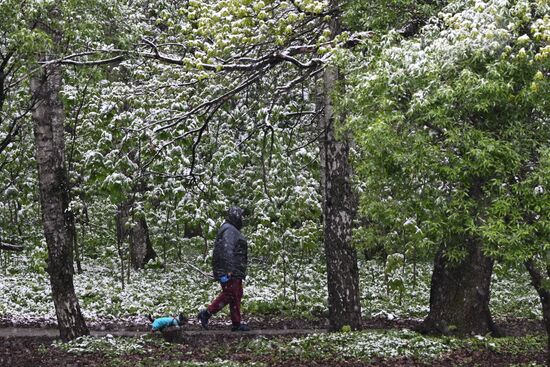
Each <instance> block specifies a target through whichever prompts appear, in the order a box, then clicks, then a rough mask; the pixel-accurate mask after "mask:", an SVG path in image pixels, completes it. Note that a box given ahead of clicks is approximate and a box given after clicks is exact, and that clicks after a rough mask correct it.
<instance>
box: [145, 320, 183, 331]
mask: <svg viewBox="0 0 550 367" xmlns="http://www.w3.org/2000/svg"><path fill="white" fill-rule="evenodd" d="M168 326H179V322H178V319H176V318H175V317H159V318H158V319H155V321H153V325H152V327H151V328H152V329H153V331H155V330H162V329H164V328H165V327H168Z"/></svg>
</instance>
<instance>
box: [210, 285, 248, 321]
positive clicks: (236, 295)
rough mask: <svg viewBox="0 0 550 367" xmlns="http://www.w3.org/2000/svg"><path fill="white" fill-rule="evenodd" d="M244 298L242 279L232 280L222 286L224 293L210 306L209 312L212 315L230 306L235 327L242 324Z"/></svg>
mask: <svg viewBox="0 0 550 367" xmlns="http://www.w3.org/2000/svg"><path fill="white" fill-rule="evenodd" d="M242 298H243V281H242V280H241V279H236V278H233V279H230V280H229V281H228V282H227V283H224V284H222V292H221V293H220V294H219V296H218V297H217V298H216V299H215V300H214V301H212V303H211V304H210V306H208V312H210V313H211V314H212V315H213V314H215V313H216V312H218V311H220V310H221V309H222V308H224V306H225V305H229V311H230V312H231V322H232V323H233V325H238V324H240V323H241V299H242Z"/></svg>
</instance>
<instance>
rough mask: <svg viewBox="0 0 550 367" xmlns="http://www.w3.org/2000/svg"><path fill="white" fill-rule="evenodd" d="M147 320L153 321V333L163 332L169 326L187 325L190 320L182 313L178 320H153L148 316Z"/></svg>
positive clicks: (163, 318)
mask: <svg viewBox="0 0 550 367" xmlns="http://www.w3.org/2000/svg"><path fill="white" fill-rule="evenodd" d="M147 318H148V319H149V321H151V333H154V332H155V331H162V330H163V329H164V328H167V327H168V326H176V327H180V326H182V325H184V324H186V323H187V320H189V319H188V318H187V317H185V316H184V315H183V313H180V314H179V316H178V317H177V318H176V317H172V316H164V317H158V318H156V319H153V317H152V316H151V315H147Z"/></svg>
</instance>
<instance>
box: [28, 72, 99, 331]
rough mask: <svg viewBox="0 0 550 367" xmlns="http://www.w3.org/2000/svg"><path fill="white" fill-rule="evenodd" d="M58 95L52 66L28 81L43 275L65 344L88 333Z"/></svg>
mask: <svg viewBox="0 0 550 367" xmlns="http://www.w3.org/2000/svg"><path fill="white" fill-rule="evenodd" d="M60 89H61V70H60V66H59V65H56V64H51V65H48V66H44V67H43V70H42V74H41V75H40V77H39V78H33V80H32V81H31V91H32V93H33V95H34V97H35V98H36V100H37V101H38V103H39V104H38V106H37V107H36V109H35V110H34V111H33V120H34V124H35V126H34V127H35V144H36V161H37V165H38V180H39V188H40V204H41V208H42V223H43V226H44V235H45V237H46V243H47V246H48V273H49V274H50V283H51V287H52V296H53V301H54V305H55V311H56V315H57V322H58V325H59V332H60V336H61V339H62V340H71V339H74V338H77V337H79V336H82V335H87V334H88V333H89V332H88V328H87V327H86V323H85V321H84V317H83V316H82V313H81V311H80V306H79V303H78V299H77V298H76V294H75V290H74V285H73V252H72V246H71V238H70V235H69V233H68V229H67V219H68V218H67V207H68V191H67V188H68V182H67V174H66V171H65V165H64V163H65V162H64V160H65V151H64V150H65V143H64V136H63V121H64V111H63V105H62V103H61V100H60V98H59V92H60Z"/></svg>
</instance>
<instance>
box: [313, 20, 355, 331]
mask: <svg viewBox="0 0 550 367" xmlns="http://www.w3.org/2000/svg"><path fill="white" fill-rule="evenodd" d="M332 22H333V23H332V25H331V30H332V33H333V35H336V34H338V33H339V31H340V29H339V21H338V17H337V16H335V17H334V19H333V21H332ZM339 79H340V75H339V72H338V68H337V67H335V66H329V67H327V69H326V70H325V72H324V75H323V83H322V90H320V95H319V98H318V101H319V104H320V106H319V107H320V108H322V110H323V113H322V116H321V119H320V125H321V126H320V128H321V131H323V134H322V136H321V141H320V150H321V186H322V191H323V195H322V196H323V197H322V199H323V226H324V247H325V255H326V261H327V283H328V284H327V285H328V307H329V322H330V329H332V330H339V329H341V328H342V326H345V325H349V326H350V327H351V328H352V329H354V330H356V329H360V328H361V303H360V298H359V271H358V268H357V254H356V251H355V248H353V246H352V241H351V236H352V221H353V216H354V213H355V207H356V200H355V197H354V195H353V191H352V187H351V174H352V170H351V166H350V163H349V147H350V145H349V140H348V139H347V137H346V136H338V137H337V136H336V132H335V129H336V128H337V126H338V125H339V124H338V121H341V119H340V118H338V117H337V116H335V112H334V109H333V101H332V93H333V92H334V90H335V88H336V87H337V85H338V81H339ZM335 125H336V126H335Z"/></svg>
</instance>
